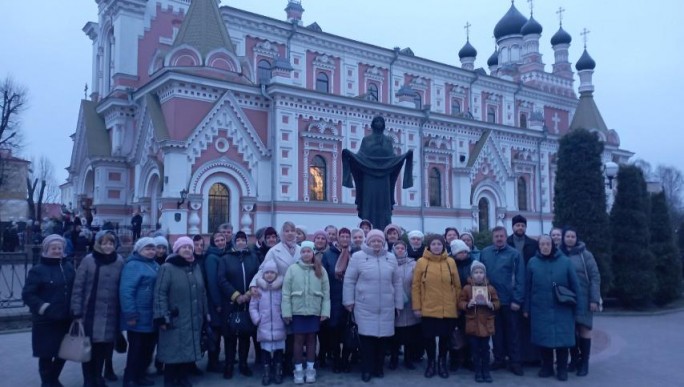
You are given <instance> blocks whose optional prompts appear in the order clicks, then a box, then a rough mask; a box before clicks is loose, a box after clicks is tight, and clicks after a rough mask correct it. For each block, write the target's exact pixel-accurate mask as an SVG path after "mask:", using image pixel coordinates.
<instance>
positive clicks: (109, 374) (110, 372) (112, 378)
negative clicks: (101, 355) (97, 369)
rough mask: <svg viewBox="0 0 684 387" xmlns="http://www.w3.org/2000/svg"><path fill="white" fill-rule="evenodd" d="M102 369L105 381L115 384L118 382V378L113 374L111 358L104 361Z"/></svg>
mask: <svg viewBox="0 0 684 387" xmlns="http://www.w3.org/2000/svg"><path fill="white" fill-rule="evenodd" d="M104 368H105V371H104V378H105V379H107V380H109V381H110V382H116V381H117V380H119V377H118V376H116V374H115V373H114V366H113V365H112V358H111V357H109V358H107V359H105V362H104Z"/></svg>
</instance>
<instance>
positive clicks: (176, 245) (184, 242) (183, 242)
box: [173, 236, 195, 253]
mask: <svg viewBox="0 0 684 387" xmlns="http://www.w3.org/2000/svg"><path fill="white" fill-rule="evenodd" d="M183 246H190V247H192V250H193V251H194V250H195V245H194V244H193V243H192V239H190V238H189V237H186V236H182V237H180V238H178V239H176V241H175V242H173V252H174V253H178V250H180V248H181V247H183Z"/></svg>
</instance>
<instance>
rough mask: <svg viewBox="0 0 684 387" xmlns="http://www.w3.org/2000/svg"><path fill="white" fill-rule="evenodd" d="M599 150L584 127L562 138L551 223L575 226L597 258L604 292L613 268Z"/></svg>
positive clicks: (599, 147) (600, 150) (600, 151)
mask: <svg viewBox="0 0 684 387" xmlns="http://www.w3.org/2000/svg"><path fill="white" fill-rule="evenodd" d="M602 153H603V143H602V142H601V141H599V139H598V137H597V136H596V134H594V133H591V132H589V131H587V130H584V129H578V130H574V131H572V132H570V133H568V134H566V135H565V136H564V137H563V138H561V140H560V144H559V148H558V169H557V171H556V184H555V195H554V198H553V203H554V216H553V224H554V226H556V227H560V228H563V227H566V226H572V227H574V228H575V229H577V233H578V235H579V236H580V238H582V240H583V241H584V243H585V244H586V246H587V249H589V251H591V252H592V253H593V254H594V257H596V262H597V264H598V267H599V272H600V273H601V292H602V293H603V294H605V293H606V292H607V291H608V289H609V288H610V285H611V282H612V271H611V264H610V230H609V224H610V223H609V218H608V214H607V211H606V191H605V178H604V176H603V163H602V162H601V154H602Z"/></svg>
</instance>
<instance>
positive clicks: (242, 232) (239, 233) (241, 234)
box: [235, 231, 247, 241]
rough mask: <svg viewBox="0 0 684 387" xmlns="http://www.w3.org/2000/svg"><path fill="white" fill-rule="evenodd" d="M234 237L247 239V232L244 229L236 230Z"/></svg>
mask: <svg viewBox="0 0 684 387" xmlns="http://www.w3.org/2000/svg"><path fill="white" fill-rule="evenodd" d="M235 239H236V240H237V239H244V240H245V241H246V240H247V234H246V233H245V232H244V231H238V232H236V233H235Z"/></svg>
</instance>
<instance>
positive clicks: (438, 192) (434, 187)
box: [428, 168, 442, 207]
mask: <svg viewBox="0 0 684 387" xmlns="http://www.w3.org/2000/svg"><path fill="white" fill-rule="evenodd" d="M428 181H429V185H428V189H429V194H430V207H440V206H441V205H442V177H441V174H440V173H439V169H437V168H432V169H431V170H430V176H429V179H428Z"/></svg>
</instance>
